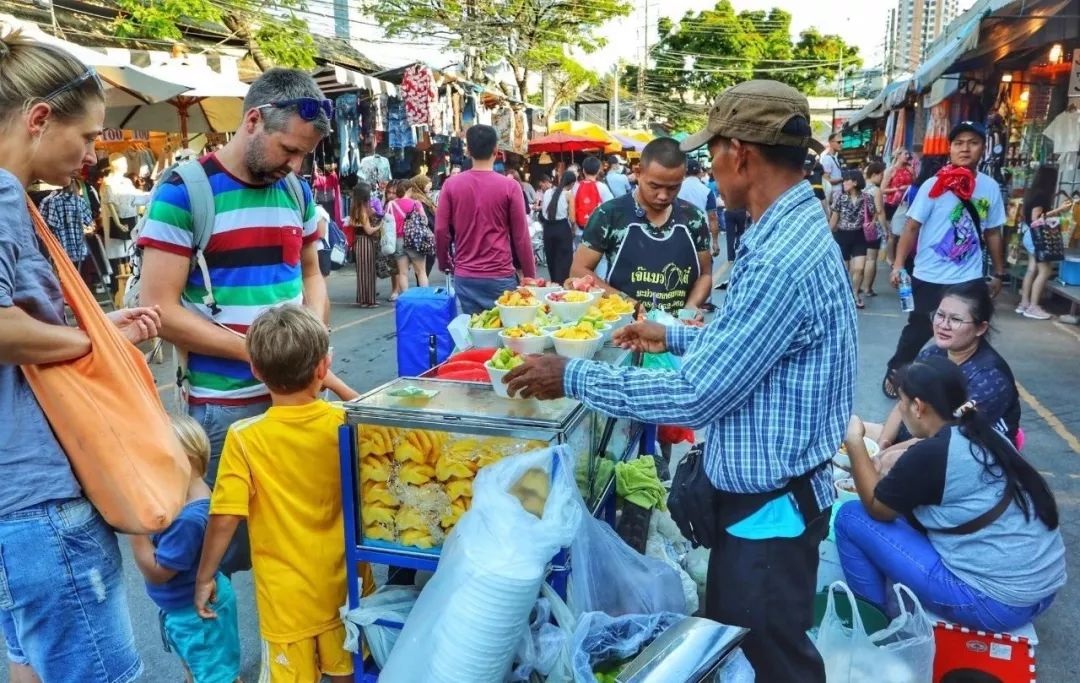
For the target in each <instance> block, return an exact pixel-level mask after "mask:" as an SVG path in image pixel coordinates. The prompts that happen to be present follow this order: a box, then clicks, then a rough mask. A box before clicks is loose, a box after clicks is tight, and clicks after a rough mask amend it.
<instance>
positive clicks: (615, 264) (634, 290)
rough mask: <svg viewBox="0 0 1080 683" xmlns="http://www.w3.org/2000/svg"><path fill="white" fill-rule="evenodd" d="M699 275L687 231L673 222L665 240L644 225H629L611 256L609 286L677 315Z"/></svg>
mask: <svg viewBox="0 0 1080 683" xmlns="http://www.w3.org/2000/svg"><path fill="white" fill-rule="evenodd" d="M700 275H701V262H700V261H698V253H697V248H696V247H695V246H694V239H693V237H692V236H691V235H690V229H689V228H688V227H687V226H686V225H685V224H683V223H674V224H673V225H672V227H671V229H670V232H668V234H667V236H666V237H655V236H653V235H652V234H651V231H650V229H649V227H648V226H647V225H646V224H645V223H631V224H630V225H629V226H628V227H627V231H626V237H625V238H624V239H623V241H622V244H621V245H620V246H619V249H618V250H617V251H616V252H615V256H614V257H612V259H611V263H610V267H609V268H608V274H607V281H608V284H609V285H611V286H612V287H614V288H615V289H617V290H619V291H620V292H622V293H623V294H626V295H627V296H629V297H632V298H634V299H636V300H638V301H640V302H641V303H642V304H646V305H652V302H653V297H654V296H655V297H656V303H657V306H659V308H661V309H663V310H665V311H667V312H668V313H671V314H672V315H674V314H676V313H677V312H678V311H679V309H680V308H685V307H686V299H687V298H688V297H689V296H690V290H691V289H693V287H694V283H696V282H697V280H698V277H699V276H700Z"/></svg>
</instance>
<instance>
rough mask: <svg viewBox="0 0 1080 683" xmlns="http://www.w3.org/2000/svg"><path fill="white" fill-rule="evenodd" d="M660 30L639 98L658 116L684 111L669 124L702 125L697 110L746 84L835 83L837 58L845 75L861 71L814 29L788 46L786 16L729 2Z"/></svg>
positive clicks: (855, 57) (841, 47) (849, 51)
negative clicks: (852, 70) (846, 71)
mask: <svg viewBox="0 0 1080 683" xmlns="http://www.w3.org/2000/svg"><path fill="white" fill-rule="evenodd" d="M657 28H658V30H659V34H660V40H659V42H658V43H657V44H656V46H655V47H654V48H653V49H652V51H651V59H652V64H651V66H650V68H649V69H648V70H647V71H646V73H645V77H644V79H643V89H644V93H643V94H644V95H646V96H647V97H648V99H649V102H650V108H653V109H655V110H657V112H658V113H663V112H664V111H665V110H667V111H670V110H671V109H672V108H673V106H672V105H673V104H677V107H678V108H679V109H680V110H681V111H679V112H675V114H674V117H673V118H669V121H672V120H680V121H691V122H692V121H697V120H700V118H701V117H702V111H701V108H700V105H701V104H702V103H704V102H710V101H711V100H712V99H713V98H714V97H716V95H718V94H719V93H720V92H722V91H723V90H724V89H726V88H728V87H730V86H732V85H735V84H736V83H740V82H742V81H745V80H749V79H751V78H771V79H774V80H778V81H782V82H784V83H788V84H790V85H792V86H794V87H796V88H798V89H799V90H801V91H802V92H807V93H812V92H814V91H815V90H816V89H817V85H818V84H819V83H820V82H822V81H823V80H826V79H828V78H830V77H833V76H835V74H836V73H837V70H838V69H839V67H840V62H841V59H840V56H841V53H842V54H843V65H844V68H845V69H848V68H857V67H858V66H859V65H860V64H861V63H862V62H861V59H860V58H859V51H858V48H857V47H852V46H849V45H847V44H846V43H844V41H843V39H842V38H840V37H839V36H834V35H822V34H821V33H820V32H819V31H817V29H808V30H806V31H803V33H802V34H801V35H800V37H799V40H798V41H797V42H794V43H793V42H792V40H791V15H790V14H789V13H788V12H785V11H784V10H781V9H778V8H773V9H771V10H769V11H767V12H766V11H762V10H754V11H743V12H736V10H735V8H734V6H733V5H732V3H731V2H730V0H720V1H719V2H717V3H716V5H715V6H714V7H713V8H712V9H710V10H704V11H701V12H697V13H694V12H687V13H686V14H685V15H684V16H683V17H682V19H680V20H679V21H678V22H675V21H672V20H670V19H661V20H660V21H659V23H658V26H657ZM628 76H632V77H633V78H637V77H638V76H637V70H636V69H631V70H628ZM695 105H697V108H696V109H695Z"/></svg>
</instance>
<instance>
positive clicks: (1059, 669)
mask: <svg viewBox="0 0 1080 683" xmlns="http://www.w3.org/2000/svg"><path fill="white" fill-rule="evenodd" d="M434 283H435V284H438V283H439V280H435V282H434ZM381 287H382V289H381V293H382V294H384V295H385V294H386V293H387V292H386V288H385V287H386V286H385V284H383V285H381ZM330 291H331V300H332V302H333V309H332V321H331V322H332V326H333V328H334V333H333V337H332V341H331V343H332V345H333V347H334V370H335V372H337V373H338V374H339V375H340V376H341V377H342V378H343V379H344V380H345V381H346V382H347V383H349V384H350V385H351V386H353V387H354V388H356V389H357V390H359V391H364V390H367V389H371V388H374V387H376V386H378V385H380V384H382V383H384V382H386V381H388V380H390V379H392V378H394V377H395V376H396V360H395V330H394V316H393V309H392V308H391V307H389V306H385V305H384V306H383V307H382V308H378V309H373V310H364V309H359V308H357V307H355V306H354V305H352V301H353V291H354V284H353V278H352V272H351V271H345V270H343V271H339V272H338V273H335V274H333V275H332V276H331V279H330ZM878 291H879V292H881V294H882V295H881V296H879V297H877V298H876V299H870V300H868V301H869V304H868V306H867V309H866V310H865V311H864V312H863V313H862V314H860V318H859V320H860V357H859V363H860V372H859V378H858V393H857V399H856V405H857V408H858V412H859V413H860V414H861V415H863V416H865V417H866V418H867V419H880V418H882V417H884V416H885V414H886V413H887V412H888V410H889V408H890V403H889V402H888V401H887V400H886V399H885V398H884V397H883V396H882V395H881V392H880V389H879V386H880V382H881V376H882V372H883V367H884V363H885V361H886V359H887V358H888V357H889V356H890V355H891V354H892V351H893V348H894V344H895V340H896V338H897V335H898V333H899V330H900V328H901V327H902V323H903V319H902V318H901V316H900V312H899V304H898V301H897V298H896V295H895V293H894V292H893V291H892V290H891V289H890V288H889V287H888V285H887V284H886V283H885V281H884V276H883V275H879V282H878ZM722 296H723V294H722V293H720V292H718V293H717V298H716V299H715V301H716V302H717V303H719V302H720V301H721V299H722ZM1015 305H1016V297H1015V295H1012V294H1011V293H1005V294H1003V295H1002V297H1001V300H1000V301H999V304H998V315H999V317H998V319H997V320H996V323H995V328H996V330H995V336H994V344H995V346H996V347H997V348H998V349H999V350H1000V351H1001V353H1002V354H1003V355H1004V356H1005V358H1006V359H1007V360H1008V361H1009V363H1010V364H1011V365H1012V368H1013V371H1014V373H1015V375H1016V379H1017V382H1018V384H1019V385H1020V387H1021V395H1022V396H1023V398H1024V405H1023V411H1024V413H1023V420H1022V424H1023V427H1024V430H1025V432H1026V433H1027V446H1026V450H1025V455H1026V456H1027V457H1028V458H1030V459H1031V461H1032V462H1034V463H1035V464H1036V466H1037V467H1038V469H1039V470H1040V471H1042V472H1043V473H1044V474H1045V476H1047V478H1048V480H1049V482H1050V484H1051V486H1052V487H1053V489H1054V491H1055V493H1056V495H1057V499H1058V504H1059V506H1060V508H1061V512H1062V515H1061V517H1062V530H1063V533H1064V535H1065V541H1066V548H1067V551H1068V557H1069V566H1070V568H1076V567H1080V564H1078V561H1080V440H1078V438H1077V437H1078V436H1080V391H1078V387H1080V362H1078V359H1080V328H1077V327H1069V326H1065V325H1061V324H1060V323H1052V322H1037V321H1032V320H1026V319H1024V318H1021V317H1019V316H1016V315H1015V314H1014V313H1013V312H1012V309H1013V308H1014V307H1015ZM1060 312H1064V310H1062V311H1060ZM170 372H171V361H170V360H169V357H168V354H166V362H165V363H164V364H162V365H155V366H154V374H155V376H156V377H157V378H158V381H159V386H160V387H161V388H162V396H163V397H164V398H165V399H166V401H167V403H171V396H172V392H171V390H170V388H169V387H170V386H171V377H170V376H169V375H170ZM122 547H123V548H124V554H125V560H126V562H125V568H126V572H125V589H126V591H127V595H128V600H129V603H130V608H131V615H132V623H133V624H134V627H135V632H136V641H137V644H138V648H139V651H140V653H141V655H142V657H143V661H144V663H145V666H146V674H145V675H144V676H143V678H142V680H144V681H151V682H153V683H159V682H161V683H174V682H175V683H179V682H180V681H182V680H183V674H182V673H181V669H180V667H179V665H178V663H177V661H176V660H175V658H174V657H173V655H170V654H167V653H165V652H164V651H163V649H162V646H161V637H160V631H159V627H158V618H157V610H156V608H155V607H154V606H153V605H152V603H151V602H150V600H149V599H148V598H147V597H146V594H145V591H144V589H143V584H142V581H141V577H140V575H139V573H138V571H137V570H136V569H135V566H134V564H133V562H132V561H131V557H130V552H128V550H127V547H126V544H125V543H122ZM1075 571H1080V570H1077V569H1074V572H1075ZM234 585H235V588H236V593H237V599H238V603H239V614H240V621H241V638H242V645H243V650H244V670H243V677H244V680H246V681H255V680H257V679H258V660H259V641H258V620H257V615H256V612H255V607H254V595H253V588H252V585H251V576H250V574H240V575H237V576H236V577H235V578H234ZM1078 607H1080V589H1078V587H1077V581H1075V580H1071V581H1070V582H1069V584H1068V585H1067V586H1066V587H1065V589H1064V590H1062V591H1061V593H1060V594H1059V595H1058V597H1057V600H1056V602H1055V604H1054V605H1053V606H1052V607H1051V608H1050V610H1049V611H1048V612H1047V613H1046V614H1044V615H1043V616H1042V617H1040V618H1039V619H1038V621H1037V622H1036V628H1037V631H1038V637H1039V640H1040V645H1039V646H1038V648H1037V650H1036V654H1037V657H1038V677H1039V680H1040V681H1045V682H1050V683H1066V682H1068V681H1076V680H1080V659H1078V658H1077V657H1076V652H1077V651H1078V650H1080V635H1078V631H1080V617H1078V616H1077V614H1078ZM0 648H2V646H0ZM6 681H7V672H6V671H5V670H0V683H6Z"/></svg>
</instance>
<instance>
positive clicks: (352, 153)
mask: <svg viewBox="0 0 1080 683" xmlns="http://www.w3.org/2000/svg"><path fill="white" fill-rule="evenodd" d="M334 125H335V126H336V127H337V134H338V154H339V159H338V175H341V176H346V175H350V174H353V173H356V171H357V169H359V167H360V124H359V118H358V116H357V110H356V94H355V93H347V94H345V95H342V96H341V97H339V98H338V99H337V106H336V108H335V110H334Z"/></svg>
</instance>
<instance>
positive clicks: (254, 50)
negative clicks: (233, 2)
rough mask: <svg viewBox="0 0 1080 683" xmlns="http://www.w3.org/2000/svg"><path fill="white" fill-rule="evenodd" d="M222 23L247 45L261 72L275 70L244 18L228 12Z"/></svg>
mask: <svg viewBox="0 0 1080 683" xmlns="http://www.w3.org/2000/svg"><path fill="white" fill-rule="evenodd" d="M222 21H223V23H224V24H225V27H226V28H227V29H229V30H230V31H232V32H233V33H235V34H236V36H237V37H238V38H240V39H241V40H243V41H244V43H245V44H246V45H247V48H248V52H249V53H250V54H251V58H252V59H253V60H254V61H255V65H256V66H258V67H259V71H263V72H266V71H269V70H270V69H271V68H273V66H274V65H273V63H272V62H271V61H270V60H269V59H268V58H267V57H266V55H265V54H263V51H262V49H261V48H260V47H259V45H258V43H256V42H255V35H254V33H252V31H251V26H249V25H248V23H247V21H246V20H245V19H244V18H242V17H240V16H239V15H236V14H233V13H232V12H226V13H225V15H224V16H223V17H222Z"/></svg>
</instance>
